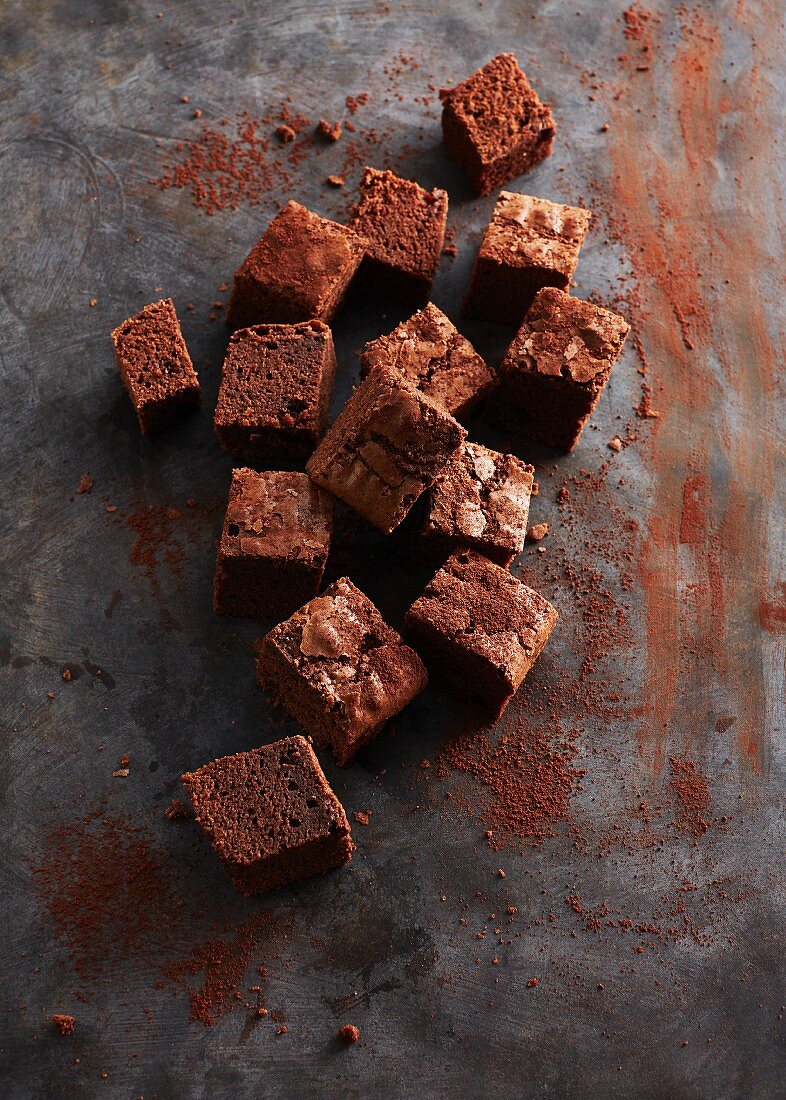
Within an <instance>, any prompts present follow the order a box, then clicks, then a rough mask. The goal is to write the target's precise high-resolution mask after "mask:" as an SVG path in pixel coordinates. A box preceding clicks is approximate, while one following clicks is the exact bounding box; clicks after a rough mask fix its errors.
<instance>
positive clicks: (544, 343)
mask: <svg viewBox="0 0 786 1100" xmlns="http://www.w3.org/2000/svg"><path fill="white" fill-rule="evenodd" d="M629 330H630V326H629V325H628V323H627V321H626V320H625V318H624V317H621V316H620V315H619V314H618V313H612V311H611V310H609V309H604V308H603V307H602V306H596V305H595V304H594V303H593V302H585V301H584V300H583V299H581V298H573V297H571V296H570V295H569V294H565V293H563V291H561V290H557V289H556V288H555V287H546V288H545V289H544V290H540V291H538V293H537V294H536V295H535V300H534V301H533V303H532V305H531V306H530V309H529V312H528V313H527V316H526V317H525V318H524V323H523V324H522V326H521V328H520V329H519V331H518V333H517V334H516V336H515V339H514V340H513V343H512V344H511V345H510V348H509V349H508V352H507V354H506V356H505V361H504V363H503V364H502V370H503V373H504V372H505V371H508V370H528V371H537V372H538V373H539V374H550V375H553V376H555V377H556V376H558V375H562V376H563V377H567V378H570V379H572V380H573V381H574V382H580V383H592V382H595V383H596V382H598V381H600V382H605V379H606V378H607V377H608V375H609V373H610V371H611V368H612V367H613V366H614V364H615V363H616V361H617V359H618V358H619V356H620V352H621V351H622V345H623V344H624V342H625V337H626V336H627V335H628V332H629Z"/></svg>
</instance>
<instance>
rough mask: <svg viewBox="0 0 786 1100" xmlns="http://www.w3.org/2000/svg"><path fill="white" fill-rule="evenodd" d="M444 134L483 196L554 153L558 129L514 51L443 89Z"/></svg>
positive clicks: (449, 146)
mask: <svg viewBox="0 0 786 1100" xmlns="http://www.w3.org/2000/svg"><path fill="white" fill-rule="evenodd" d="M439 98H440V99H441V100H442V135H443V139H444V141H445V145H446V146H447V147H448V150H449V152H450V153H451V154H452V155H453V156H454V157H455V159H456V160H457V161H458V162H459V164H460V165H461V166H462V167H463V168H464V169H465V171H466V172H467V174H468V175H469V178H470V181H471V183H472V186H473V188H474V189H475V193H476V194H478V195H485V194H487V193H488V192H489V191H493V190H494V188H495V187H502V185H503V184H505V183H508V182H509V181H510V180H512V179H514V178H515V177H516V176H520V175H521V174H522V173H523V172H527V171H529V169H530V168H533V167H534V166H535V165H536V164H539V163H540V161H542V160H545V159H546V157H548V156H550V154H551V147H552V145H553V143H554V134H555V133H556V129H557V128H556V126H555V124H554V119H553V118H552V117H551V111H550V110H549V108H548V106H547V105H546V104H545V103H541V101H540V100H539V99H538V96H537V94H536V93H535V91H534V90H533V89H532V87H531V86H530V83H529V81H528V80H527V78H526V76H525V75H524V73H523V72H522V71H521V68H520V67H519V63H518V61H516V58H515V57H514V56H513V54H512V53H501V54H499V56H497V57H495V58H494V59H493V60H492V61H489V63H488V64H487V65H484V66H483V68H482V69H478V71H477V72H476V73H473V74H472V76H470V77H468V78H467V79H466V80H464V81H463V82H462V83H461V84H459V85H457V86H456V87H455V88H450V89H442V91H440V93H439Z"/></svg>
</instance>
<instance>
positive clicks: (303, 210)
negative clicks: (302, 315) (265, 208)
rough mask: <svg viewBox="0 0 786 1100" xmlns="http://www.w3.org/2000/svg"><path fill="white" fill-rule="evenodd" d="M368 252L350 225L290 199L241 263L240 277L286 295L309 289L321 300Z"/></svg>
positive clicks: (309, 291) (316, 299)
mask: <svg viewBox="0 0 786 1100" xmlns="http://www.w3.org/2000/svg"><path fill="white" fill-rule="evenodd" d="M364 251H365V245H364V242H363V241H362V240H361V239H360V237H358V235H357V234H356V233H355V232H354V231H353V230H352V229H350V228H349V227H348V226H346V225H340V224H339V223H338V222H333V221H329V220H328V219H327V218H322V217H320V215H319V214H315V213H314V212H313V211H311V210H309V209H308V208H307V207H305V206H301V205H300V203H298V202H293V201H292V200H290V201H289V202H288V203H287V204H286V206H285V207H284V208H283V210H281V211H280V213H279V214H277V215H276V217H275V218H273V220H272V222H271V223H270V225H269V226H268V228H267V230H266V231H265V233H264V235H263V236H262V238H261V239H260V240H259V241H258V242H257V244H256V245H254V247H253V248H252V250H251V252H250V253H249V254H248V256H247V257H246V259H245V260H244V261H243V264H242V265H241V267H240V269H239V271H238V276H242V275H245V274H249V275H251V276H252V277H254V278H258V279H259V280H260V281H262V282H264V283H265V284H266V285H267V286H273V287H275V288H276V289H277V290H278V291H279V292H281V293H282V294H292V295H302V294H303V292H304V291H306V292H307V294H308V298H309V300H313V301H314V302H321V301H322V300H323V299H325V298H327V297H329V296H330V294H331V292H332V291H333V289H334V286H335V282H336V279H337V278H338V277H340V276H342V275H343V273H344V272H345V270H346V269H347V268H348V267H355V266H357V264H358V263H359V261H360V259H361V258H362V255H363V253H364Z"/></svg>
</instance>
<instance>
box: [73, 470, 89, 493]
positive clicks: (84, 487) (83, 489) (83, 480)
mask: <svg viewBox="0 0 786 1100" xmlns="http://www.w3.org/2000/svg"><path fill="white" fill-rule="evenodd" d="M76 491H77V493H80V494H81V493H92V491H93V479H92V477H91V476H90V474H82V476H81V477H80V479H79V484H78V485H77V487H76Z"/></svg>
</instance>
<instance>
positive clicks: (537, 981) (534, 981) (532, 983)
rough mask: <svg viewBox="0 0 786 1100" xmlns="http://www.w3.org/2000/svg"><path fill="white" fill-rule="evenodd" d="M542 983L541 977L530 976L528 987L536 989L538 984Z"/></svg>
mask: <svg viewBox="0 0 786 1100" xmlns="http://www.w3.org/2000/svg"><path fill="white" fill-rule="evenodd" d="M539 984H540V978H530V980H529V981H528V982H527V989H534V988H535V986H536V985H539Z"/></svg>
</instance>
